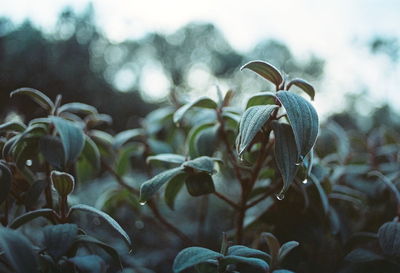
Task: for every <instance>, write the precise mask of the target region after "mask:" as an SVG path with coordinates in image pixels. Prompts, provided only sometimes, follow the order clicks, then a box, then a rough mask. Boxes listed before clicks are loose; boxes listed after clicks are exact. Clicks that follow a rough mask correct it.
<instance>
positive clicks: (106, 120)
mask: <svg viewBox="0 0 400 273" xmlns="http://www.w3.org/2000/svg"><path fill="white" fill-rule="evenodd" d="M112 121H113V120H112V117H111V116H110V115H107V114H90V115H88V116H86V117H85V120H84V122H85V123H86V128H89V129H91V128H94V127H96V126H100V125H104V124H105V125H111V124H112Z"/></svg>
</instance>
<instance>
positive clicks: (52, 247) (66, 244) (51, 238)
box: [43, 224, 78, 261]
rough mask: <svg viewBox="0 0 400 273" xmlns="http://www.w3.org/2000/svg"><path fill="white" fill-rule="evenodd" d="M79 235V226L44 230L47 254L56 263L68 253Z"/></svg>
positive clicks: (61, 226)
mask: <svg viewBox="0 0 400 273" xmlns="http://www.w3.org/2000/svg"><path fill="white" fill-rule="evenodd" d="M77 235H78V226H77V225H75V224H62V225H54V226H46V227H45V228H44V229H43V236H44V237H43V244H44V246H45V247H46V251H47V253H49V254H50V256H52V257H53V258H54V259H55V260H56V261H58V260H59V259H60V258H61V257H62V256H64V255H65V253H67V251H68V250H69V249H70V247H71V246H72V244H73V243H74V241H75V238H76V236H77Z"/></svg>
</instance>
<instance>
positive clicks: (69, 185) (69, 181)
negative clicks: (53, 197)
mask: <svg viewBox="0 0 400 273" xmlns="http://www.w3.org/2000/svg"><path fill="white" fill-rule="evenodd" d="M50 179H51V182H52V184H53V186H54V188H55V189H56V190H57V192H58V194H59V195H60V196H63V197H65V196H67V195H68V194H70V193H71V192H73V190H74V188H75V178H74V177H73V176H72V175H70V174H69V173H64V172H59V171H52V172H51V174H50Z"/></svg>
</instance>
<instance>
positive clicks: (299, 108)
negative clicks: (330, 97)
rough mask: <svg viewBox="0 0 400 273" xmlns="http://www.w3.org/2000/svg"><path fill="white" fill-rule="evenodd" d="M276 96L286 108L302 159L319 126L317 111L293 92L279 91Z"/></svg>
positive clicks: (314, 138)
mask: <svg viewBox="0 0 400 273" xmlns="http://www.w3.org/2000/svg"><path fill="white" fill-rule="evenodd" d="M276 96H277V98H278V100H279V101H280V102H281V103H282V105H283V107H285V109H286V113H287V116H288V119H289V122H290V125H291V126H292V129H293V134H294V138H295V140H296V146H297V151H298V153H299V156H300V158H301V160H302V159H303V158H304V157H305V156H306V155H307V154H308V152H309V151H310V150H311V148H312V147H313V146H314V144H315V141H316V140H317V135H318V126H319V125H318V124H319V123H318V115H317V112H316V111H315V109H314V107H313V106H312V105H311V104H310V103H309V102H308V101H307V100H305V99H304V98H302V97H301V96H299V95H297V94H295V93H292V92H288V91H279V92H277V93H276Z"/></svg>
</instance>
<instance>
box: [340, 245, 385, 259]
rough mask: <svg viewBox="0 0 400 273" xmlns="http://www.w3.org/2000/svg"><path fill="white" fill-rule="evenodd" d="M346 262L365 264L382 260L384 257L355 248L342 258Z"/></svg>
mask: <svg viewBox="0 0 400 273" xmlns="http://www.w3.org/2000/svg"><path fill="white" fill-rule="evenodd" d="M344 259H345V260H346V261H349V262H353V263H365V262H372V261H377V260H383V259H384V257H382V256H381V255H378V254H376V253H374V252H372V251H370V250H367V249H364V248H357V249H354V250H353V251H351V252H350V253H349V254H347V255H346V257H345V258H344Z"/></svg>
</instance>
